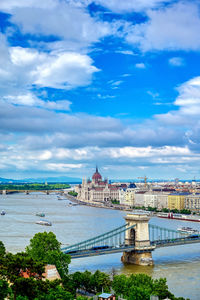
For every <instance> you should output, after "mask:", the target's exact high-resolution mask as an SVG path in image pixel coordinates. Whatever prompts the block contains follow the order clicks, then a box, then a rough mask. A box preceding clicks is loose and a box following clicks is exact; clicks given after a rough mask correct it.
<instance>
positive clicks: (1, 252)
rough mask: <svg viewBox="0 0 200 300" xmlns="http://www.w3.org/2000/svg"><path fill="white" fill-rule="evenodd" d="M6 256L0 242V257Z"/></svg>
mask: <svg viewBox="0 0 200 300" xmlns="http://www.w3.org/2000/svg"><path fill="white" fill-rule="evenodd" d="M5 254H6V248H5V246H4V244H3V242H2V241H0V257H4V256H5Z"/></svg>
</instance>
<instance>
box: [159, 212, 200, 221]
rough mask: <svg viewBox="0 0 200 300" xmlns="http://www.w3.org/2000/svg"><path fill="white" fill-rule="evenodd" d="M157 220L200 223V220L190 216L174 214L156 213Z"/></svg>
mask: <svg viewBox="0 0 200 300" xmlns="http://www.w3.org/2000/svg"><path fill="white" fill-rule="evenodd" d="M157 217H158V218H164V219H171V220H181V221H190V222H200V218H199V217H196V216H192V215H183V214H174V213H171V212H169V213H158V214H157Z"/></svg>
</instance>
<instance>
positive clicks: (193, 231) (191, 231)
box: [177, 227, 199, 234]
mask: <svg viewBox="0 0 200 300" xmlns="http://www.w3.org/2000/svg"><path fill="white" fill-rule="evenodd" d="M177 231H179V232H180V233H187V234H199V231H198V230H196V229H193V228H191V227H179V228H177Z"/></svg>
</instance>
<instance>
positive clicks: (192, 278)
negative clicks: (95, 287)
mask: <svg viewBox="0 0 200 300" xmlns="http://www.w3.org/2000/svg"><path fill="white" fill-rule="evenodd" d="M62 198H63V197H62ZM68 203H69V201H68V200H67V199H64V200H58V196H57V195H56V194H50V195H45V194H43V193H32V194H29V195H25V194H22V193H20V194H11V195H0V211H1V210H2V209H4V210H5V211H6V215H5V216H0V240H1V241H2V242H3V243H4V245H5V247H6V249H7V251H10V252H13V253H16V252H19V251H23V250H24V249H25V247H26V246H27V245H28V244H29V241H30V239H31V238H32V237H33V236H34V234H35V233H37V232H44V231H47V232H48V231H52V232H54V233H55V234H56V236H57V239H58V240H59V241H60V242H61V243H62V244H63V247H64V246H65V245H69V244H73V243H76V242H80V241H83V240H85V239H88V238H91V237H93V236H96V235H98V234H101V233H104V232H106V231H109V230H112V229H114V228H116V227H118V226H120V225H122V224H124V219H123V216H125V215H126V213H125V212H122V211H117V210H109V209H103V208H94V207H88V206H81V205H78V206H68ZM36 212H44V213H45V214H46V217H45V218H46V219H48V220H49V221H51V222H52V224H53V225H52V226H51V227H48V226H40V225H37V224H35V222H36V221H37V220H39V219H40V218H39V217H37V216H36V215H35V214H36ZM150 223H151V224H156V225H158V226H162V227H166V228H171V229H177V227H179V226H189V227H193V228H196V229H198V230H199V231H200V223H195V222H185V221H178V220H167V219H160V218H157V217H153V218H151V220H150ZM120 257H121V254H110V255H102V256H96V257H90V258H82V259H74V260H72V262H71V264H70V272H74V271H77V270H80V271H84V270H86V269H87V270H90V271H95V270H96V269H99V270H101V271H105V272H108V273H110V272H111V270H112V268H114V269H115V270H116V271H117V273H124V274H132V273H146V274H148V275H151V276H152V277H153V278H159V277H166V278H167V283H168V286H169V290H170V291H171V292H172V293H174V294H175V295H176V296H177V297H178V296H179V297H180V296H182V297H185V298H190V299H191V300H199V299H200V284H199V283H200V279H199V278H200V244H192V245H184V246H175V247H168V248H161V249H156V250H155V251H154V252H153V259H154V263H155V264H154V266H147V267H144V266H134V265H129V266H124V265H123V264H122V263H121V260H120Z"/></svg>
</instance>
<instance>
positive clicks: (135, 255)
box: [121, 251, 153, 266]
mask: <svg viewBox="0 0 200 300" xmlns="http://www.w3.org/2000/svg"><path fill="white" fill-rule="evenodd" d="M121 261H122V262H123V263H124V264H132V265H140V266H152V265H153V259H152V254H151V251H149V252H148V251H146V252H141V253H140V252H138V251H130V252H123V255H122V257H121Z"/></svg>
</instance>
